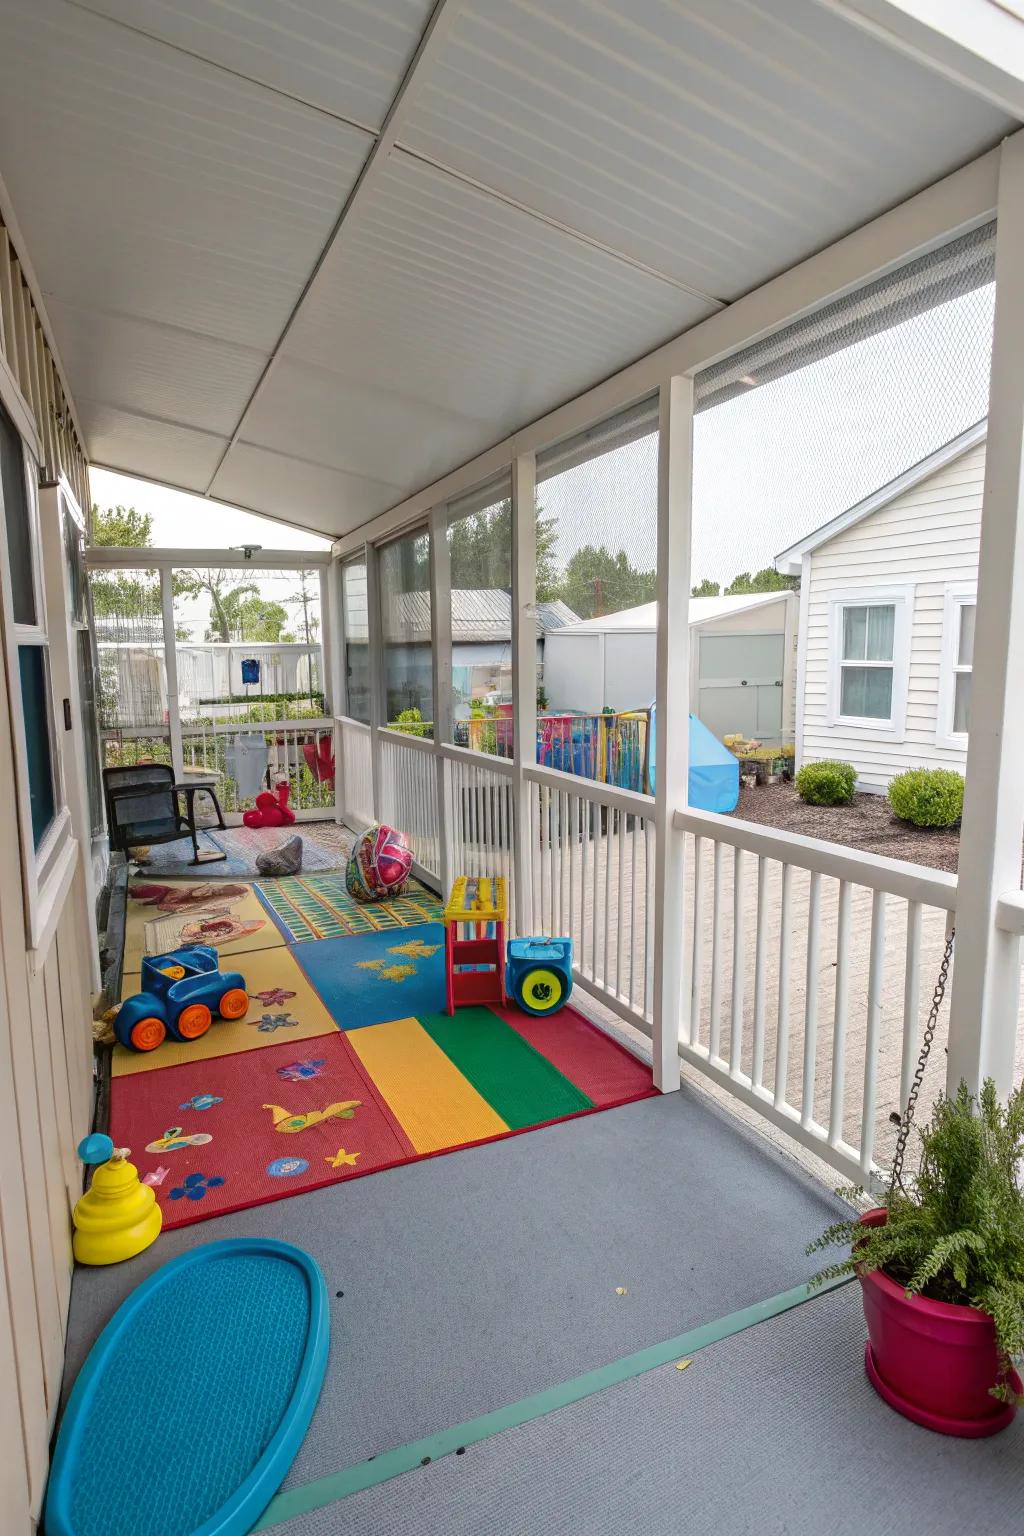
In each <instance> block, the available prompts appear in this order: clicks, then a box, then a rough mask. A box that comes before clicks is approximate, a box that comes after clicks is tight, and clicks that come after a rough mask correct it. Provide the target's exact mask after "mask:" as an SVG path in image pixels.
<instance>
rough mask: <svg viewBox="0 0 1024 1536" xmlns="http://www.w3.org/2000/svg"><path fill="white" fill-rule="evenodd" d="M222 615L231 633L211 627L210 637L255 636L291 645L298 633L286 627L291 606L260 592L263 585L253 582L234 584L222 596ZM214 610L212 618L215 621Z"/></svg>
mask: <svg viewBox="0 0 1024 1536" xmlns="http://www.w3.org/2000/svg"><path fill="white" fill-rule="evenodd" d="M219 612H220V616H221V617H222V618H223V621H224V623H225V624H226V626H227V634H226V635H224V636H223V637H222V636H221V635H220V634H219V633H218V634H216V635H215V634H214V633H213V632H212V630H207V632H206V638H207V639H208V640H213V639H220V638H224V639H227V640H253V641H261V640H262V641H270V642H271V643H273V642H275V641H277V642H280V643H282V644H284V645H290V644H292V643H293V641H294V636H293V635H291V634H290V633H288V632H287V631H286V630H285V627H284V626H285V625H286V624H287V622H288V610H287V608H285V607H284V606H283V604H281V603H274V602H270V601H269V600H268V599H267V598H265V597H261V596H260V590H259V587H256V586H253V585H252V584H251V583H248V584H246V585H245V586H241V587H232V588H231V589H230V591H228V592H225V593H224V594H223V596H222V598H221V605H220V610H219ZM213 616H214V615H213V611H212V610H211V613H210V619H211V623H212V621H213Z"/></svg>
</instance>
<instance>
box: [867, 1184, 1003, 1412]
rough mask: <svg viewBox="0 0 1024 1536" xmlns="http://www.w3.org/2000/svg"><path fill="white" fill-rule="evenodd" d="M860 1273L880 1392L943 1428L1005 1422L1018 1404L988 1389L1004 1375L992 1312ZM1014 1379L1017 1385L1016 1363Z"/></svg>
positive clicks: (876, 1218) (871, 1373)
mask: <svg viewBox="0 0 1024 1536" xmlns="http://www.w3.org/2000/svg"><path fill="white" fill-rule="evenodd" d="M886 1216H887V1212H886V1211H885V1210H882V1209H878V1210H874V1211H867V1212H866V1213H865V1215H863V1216H862V1217H861V1222H862V1224H863V1225H864V1226H867V1227H877V1226H880V1225H881V1224H882V1223H883V1222H884V1221H885V1219H886ZM859 1278H860V1283H861V1291H862V1294H863V1297H864V1316H865V1319H866V1320H867V1325H868V1341H869V1342H868V1346H867V1350H866V1352H865V1356H864V1366H865V1369H866V1371H867V1373H868V1379H869V1381H870V1382H871V1385H872V1386H873V1387H874V1389H875V1391H876V1392H877V1393H878V1394H879V1396H880V1397H882V1398H884V1399H885V1401H886V1402H887V1403H888V1404H889V1405H890V1406H891V1407H893V1408H895V1409H896V1411H897V1413H902V1414H903V1415H904V1416H905V1417H906V1418H908V1419H913V1421H914V1423H915V1424H923V1425H924V1427H925V1429H934V1430H938V1432H939V1434H941V1435H962V1436H965V1437H968V1438H972V1439H973V1438H978V1437H980V1436H982V1435H995V1434H998V1432H999V1431H1000V1430H1001V1429H1005V1428H1006V1426H1007V1425H1008V1424H1009V1422H1010V1420H1011V1419H1012V1418H1013V1415H1014V1407H1013V1404H1012V1403H1010V1404H1007V1403H1001V1402H1000V1401H999V1399H998V1398H995V1397H993V1396H992V1395H991V1393H990V1391H989V1388H990V1387H993V1386H995V1384H996V1380H997V1378H998V1375H999V1355H998V1352H997V1350H996V1337H995V1329H994V1327H993V1324H992V1319H991V1318H990V1317H989V1316H988V1315H987V1314H986V1313H984V1312H979V1311H978V1310H977V1308H976V1307H966V1306H955V1305H952V1304H951V1303H949V1302H946V1301H931V1300H929V1299H928V1297H926V1296H907V1295H906V1294H905V1293H904V1290H903V1287H902V1286H900V1285H897V1284H896V1282H895V1280H890V1279H889V1276H888V1275H886V1274H883V1273H882V1271H881V1270H880V1269H876V1270H873V1271H872V1273H871V1274H869V1275H861V1276H860V1277H859ZM1010 1382H1011V1384H1012V1386H1013V1387H1014V1388H1015V1390H1016V1391H1017V1392H1020V1390H1021V1383H1020V1378H1019V1377H1018V1376H1017V1373H1016V1372H1015V1371H1013V1372H1011V1374H1010Z"/></svg>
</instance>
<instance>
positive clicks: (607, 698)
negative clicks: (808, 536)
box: [544, 592, 797, 742]
mask: <svg viewBox="0 0 1024 1536" xmlns="http://www.w3.org/2000/svg"><path fill="white" fill-rule="evenodd" d="M796 629H797V599H796V594H795V593H793V592H754V593H750V594H746V595H742V596H735V597H692V598H691V599H690V641H691V643H690V698H691V700H692V706H693V713H694V714H695V715H696V716H697V718H698V719H699V720H702V721H703V723H704V724H705V725H706V726H707V727H708V730H710V731H714V733H715V735H716V736H719V737H722V736H727V735H728V734H729V733H730V732H733V731H735V732H737V733H740V734H742V735H744V736H748V737H749V736H755V737H757V738H758V739H759V740H761V741H767V742H779V741H782V740H786V741H791V740H792V739H793V730H794V727H795V723H796V716H795V707H796ZM657 638H658V605H657V603H643V604H642V605H641V606H640V607H638V608H626V609H623V611H622V612H621V613H609V614H605V615H603V616H602V617H601V618H597V619H582V620H580V622H579V623H577V624H567V625H565V626H564V627H563V628H561V629H556V630H553V631H551V632H550V633H549V634H547V635H546V636H545V639H544V691H545V694H546V695H547V701H548V708H549V709H551V710H554V711H555V712H556V713H557V712H559V711H561V710H578V711H582V712H583V713H586V714H599V713H600V712H601V710H603V709H606V708H607V709H614V710H621V709H645V708H646V707H647V705H648V704H650V702H651V700H652V699H653V698H654V695H655V671H656V666H655V663H656V650H657Z"/></svg>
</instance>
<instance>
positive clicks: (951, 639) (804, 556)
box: [776, 422, 986, 793]
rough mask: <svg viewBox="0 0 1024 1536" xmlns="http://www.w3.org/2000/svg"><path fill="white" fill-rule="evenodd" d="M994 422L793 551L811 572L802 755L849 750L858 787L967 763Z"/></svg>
mask: <svg viewBox="0 0 1024 1536" xmlns="http://www.w3.org/2000/svg"><path fill="white" fill-rule="evenodd" d="M985 436H986V423H985V422H978V423H977V424H976V425H975V426H973V427H970V428H969V429H968V430H967V431H966V432H962V433H961V434H960V435H959V436H958V437H955V438H954V439H953V440H952V441H951V442H948V443H946V444H945V445H944V446H943V447H942V448H940V449H938V450H937V451H936V452H935V453H932V454H930V455H929V456H928V458H926V459H923V460H922V461H921V462H920V463H919V464H915V465H914V466H913V467H912V468H911V469H908V470H907V471H906V472H905V473H904V474H902V475H900V476H899V477H898V478H897V479H895V480H893V481H891V482H890V483H889V484H888V485H884V486H882V487H881V488H880V489H879V490H877V491H875V492H873V493H872V495H870V496H868V497H866V498H865V499H864V500H863V501H860V502H858V503H857V504H856V505H855V506H853V507H849V508H848V509H847V510H846V511H845V512H842V513H840V515H839V516H838V517H835V518H833V519H832V520H831V522H828V523H826V524H824V526H823V527H821V528H818V529H816V530H815V531H814V532H813V533H810V534H808V535H807V537H806V538H804V539H801V540H800V541H799V543H796V544H794V545H792V546H791V547H790V548H789V549H787V550H784V551H783V552H782V554H780V555H779V556H778V557H777V559H776V564H777V566H778V568H779V570H780V571H786V572H788V573H790V574H792V575H800V577H801V583H800V625H799V646H798V663H797V689H796V695H797V706H796V722H797V723H796V748H797V763H798V764H799V763H801V762H813V761H815V760H816V759H819V758H832V759H843V760H845V761H847V762H851V763H852V764H853V765H854V767H855V768H856V770H857V783H858V787H859V788H860V789H865V790H872V791H876V792H879V793H881V792H883V791H884V790H885V788H886V786H887V784H888V783H889V780H890V779H891V778H892V777H893V776H894V775H895V774H897V773H900V772H902V771H903V769H905V768H914V767H944V768H955V769H956V770H957V771H958V772H960V773H963V772H964V770H965V767H966V763H967V728H968V722H969V716H970V703H971V674H972V664H973V652H974V619H975V602H976V594H977V585H978V548H979V542H980V537H981V504H982V492H983V489H984V481H985Z"/></svg>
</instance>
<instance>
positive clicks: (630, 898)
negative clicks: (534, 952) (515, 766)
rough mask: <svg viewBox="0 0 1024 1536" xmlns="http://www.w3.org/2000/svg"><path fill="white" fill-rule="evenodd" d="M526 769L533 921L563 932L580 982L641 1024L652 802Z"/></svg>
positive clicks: (646, 977)
mask: <svg viewBox="0 0 1024 1536" xmlns="http://www.w3.org/2000/svg"><path fill="white" fill-rule="evenodd" d="M525 777H526V779H527V781H528V783H529V786H530V791H529V793H530V849H531V852H532V860H531V866H532V892H531V898H532V920H533V927H534V929H535V930H536V931H537V932H538V933H547V934H560V935H561V934H567V935H570V936H571V937H572V940H573V949H574V965H575V979H576V980H577V982H578V983H579V985H580V986H581V987H582V988H583V989H584V990H585V991H587V992H590V993H592V994H593V995H594V996H596V997H598V998H599V999H600V1001H602V1002H603V1003H604V1004H605V1005H606V1006H607V1007H609V1008H611V1009H612V1010H613V1011H614V1012H616V1013H618V1014H619V1015H620V1016H621V1017H622V1018H624V1019H626V1020H627V1021H628V1022H629V1023H632V1024H634V1025H636V1026H637V1027H639V1028H640V1029H642V1030H643V1031H644V1032H645V1033H647V1034H649V1033H650V1030H651V1019H652V1009H653V994H652V976H651V967H652V965H653V958H654V929H653V915H654V802H653V801H652V800H651V799H650V797H649V796H646V795H638V794H634V793H633V792H632V791H631V790H628V789H615V788H613V787H611V786H608V785H601V784H592V783H588V782H587V781H585V780H581V779H578V778H575V777H574V776H572V775H570V774H567V773H560V772H558V771H557V770H555V769H550V768H527V769H526V770H525Z"/></svg>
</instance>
